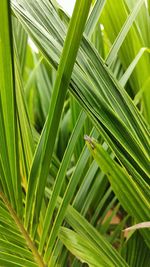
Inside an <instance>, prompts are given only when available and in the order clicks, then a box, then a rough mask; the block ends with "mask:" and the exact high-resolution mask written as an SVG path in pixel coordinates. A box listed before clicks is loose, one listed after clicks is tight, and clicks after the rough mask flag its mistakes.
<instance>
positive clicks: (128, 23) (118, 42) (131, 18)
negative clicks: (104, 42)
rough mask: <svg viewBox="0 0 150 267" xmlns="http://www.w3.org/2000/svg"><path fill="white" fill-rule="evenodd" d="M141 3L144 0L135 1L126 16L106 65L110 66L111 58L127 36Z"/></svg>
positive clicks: (112, 58) (113, 57)
mask: <svg viewBox="0 0 150 267" xmlns="http://www.w3.org/2000/svg"><path fill="white" fill-rule="evenodd" d="M143 3H144V0H139V1H138V2H137V3H136V5H135V7H134V8H133V10H132V12H131V14H130V15H129V16H128V17H127V19H126V21H125V23H124V25H123V27H122V29H121V31H120V33H119V34H118V36H117V38H116V40H115V42H114V44H113V46H112V48H111V50H110V52H109V54H108V56H107V59H106V64H107V65H108V66H110V65H111V63H112V62H113V60H114V59H115V57H116V55H117V53H118V51H119V49H120V47H121V45H122V43H123V41H124V39H125V37H126V36H127V34H128V32H129V30H130V28H131V26H132V24H133V22H134V20H135V18H136V16H137V15H138V13H139V11H140V9H141V6H142V5H143Z"/></svg>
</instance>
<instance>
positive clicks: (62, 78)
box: [25, 0, 91, 227]
mask: <svg viewBox="0 0 150 267" xmlns="http://www.w3.org/2000/svg"><path fill="white" fill-rule="evenodd" d="M90 5H91V0H87V1H80V0H77V1H76V5H75V8H74V12H73V15H72V18H71V21H70V24H69V29H68V33H67V37H66V39H65V43H64V48H63V52H62V56H61V59H60V64H59V67H58V71H57V76H56V81H55V84H54V89H53V94H52V99H51V105H50V110H49V114H48V118H47V123H46V127H45V128H44V131H43V134H42V136H41V139H40V141H39V145H38V148H37V151H36V154H35V157H34V160H33V165H32V168H31V173H30V178H29V185H28V194H27V199H26V213H25V225H26V226H28V225H29V220H30V217H31V211H32V203H33V200H34V196H35V195H34V192H35V189H36V188H37V191H36V196H35V198H36V200H35V203H34V211H36V217H35V218H34V224H35V227H36V225H37V223H38V220H39V213H40V207H41V202H42V198H43V195H44V189H45V184H46V179H47V175H48V171H49V165H50V162H51V158H52V153H53V148H54V144H55V140H56V136H57V131H58V126H59V121H60V117H61V113H62V109H63V104H64V100H65V96H66V92H67V89H68V86H69V82H70V78H71V74H72V70H73V66H74V63H75V59H76V56H77V51H78V47H79V45H80V41H81V37H82V33H83V30H84V25H85V22H86V19H87V16H88V12H89V9H90ZM42 144H43V145H42ZM39 147H40V151H39ZM41 153H42V154H41ZM38 171H39V172H38ZM33 181H34V182H33Z"/></svg>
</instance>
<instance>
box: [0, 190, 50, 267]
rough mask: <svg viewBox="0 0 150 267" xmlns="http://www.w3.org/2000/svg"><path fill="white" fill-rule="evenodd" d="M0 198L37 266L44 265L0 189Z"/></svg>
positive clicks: (43, 266)
mask: <svg viewBox="0 0 150 267" xmlns="http://www.w3.org/2000/svg"><path fill="white" fill-rule="evenodd" d="M0 198H1V199H2V200H3V202H4V204H5V206H6V207H7V209H8V211H9V212H10V215H11V216H12V218H13V219H14V221H15V223H16V225H17V226H18V228H19V230H20V232H21V233H22V235H23V236H24V238H25V240H26V243H27V245H28V247H29V248H30V249H31V251H32V253H33V256H34V259H35V261H36V263H37V264H38V266H39V267H46V265H45V264H44V262H43V259H42V257H41V255H40V254H39V253H38V250H37V248H36V246H35V245H34V243H33V241H32V240H31V238H30V236H29V235H28V232H27V231H26V229H25V228H24V226H23V224H22V222H21V221H20V219H19V217H18V216H17V214H16V212H15V210H14V209H13V208H12V206H11V204H10V203H9V201H8V200H7V198H6V197H5V195H4V193H3V192H2V191H0Z"/></svg>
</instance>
